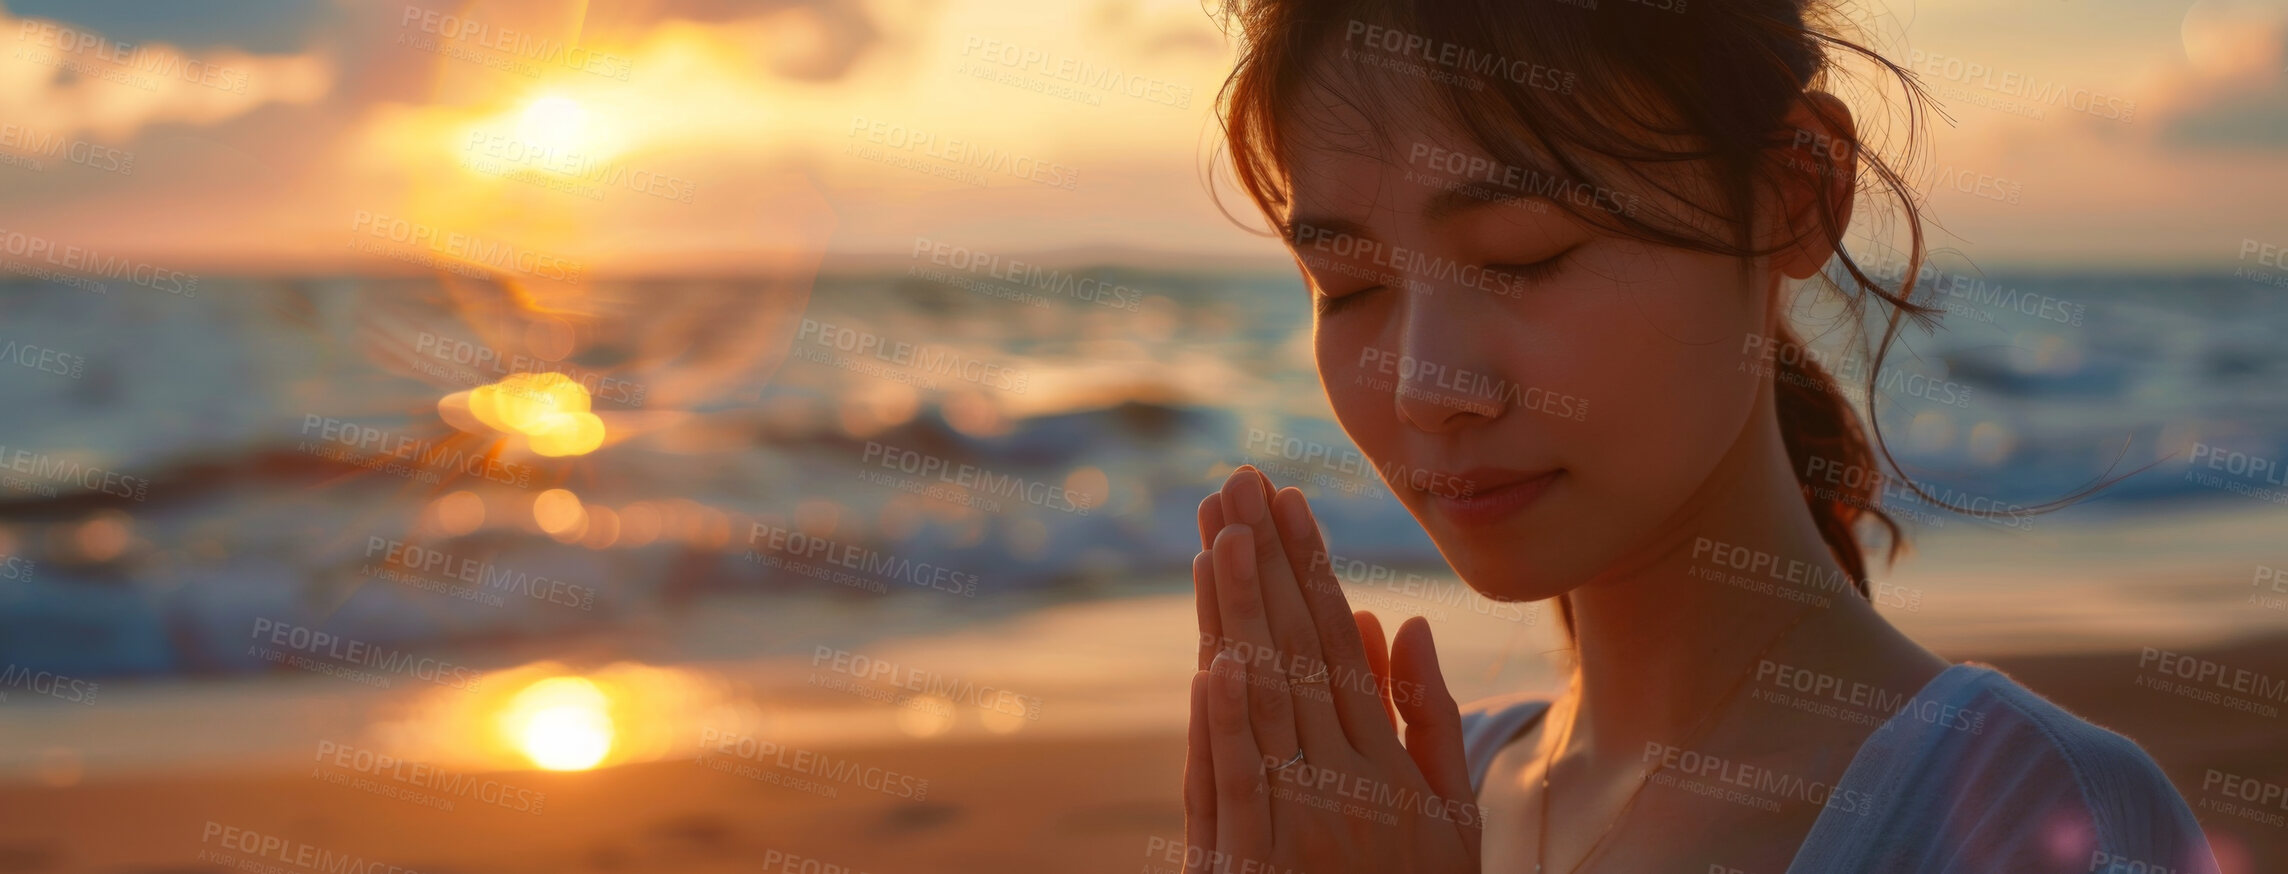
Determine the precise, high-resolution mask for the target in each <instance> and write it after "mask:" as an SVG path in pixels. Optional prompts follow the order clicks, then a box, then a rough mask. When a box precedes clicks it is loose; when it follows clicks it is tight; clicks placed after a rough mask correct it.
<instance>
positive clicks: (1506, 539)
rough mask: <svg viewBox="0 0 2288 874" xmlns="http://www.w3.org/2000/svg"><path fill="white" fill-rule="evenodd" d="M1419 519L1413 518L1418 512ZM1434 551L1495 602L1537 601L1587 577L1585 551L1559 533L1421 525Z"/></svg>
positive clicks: (1589, 571) (1589, 570)
mask: <svg viewBox="0 0 2288 874" xmlns="http://www.w3.org/2000/svg"><path fill="white" fill-rule="evenodd" d="M1418 518H1419V517H1418ZM1423 527H1424V529H1425V530H1427V531H1428V532H1429V533H1430V542H1431V543H1433V544H1435V545H1436V546H1437V547H1438V554H1439V555H1440V556H1443V557H1444V558H1445V559H1446V564H1448V565H1450V566H1452V567H1453V569H1454V573H1456V574H1457V575H1459V576H1460V577H1461V578H1462V582H1464V583H1467V584H1469V587H1470V588H1472V589H1475V590H1477V592H1478V594H1481V595H1484V596H1486V597H1488V598H1492V599H1494V600H1496V601H1540V600H1544V599H1547V598H1554V597H1557V596H1559V595H1563V594H1565V593H1566V592H1570V591H1572V590H1573V589H1575V588H1577V587H1579V586H1580V585H1582V584H1583V583H1585V582H1587V581H1588V580H1589V578H1590V577H1591V576H1593V570H1594V568H1592V567H1589V566H1588V565H1589V564H1590V562H1589V561H1588V559H1589V558H1590V556H1589V555H1588V554H1587V552H1586V551H1584V550H1582V549H1580V548H1579V546H1578V545H1577V543H1578V541H1570V543H1571V544H1573V545H1569V541H1568V539H1567V538H1566V537H1565V536H1564V535H1563V534H1561V533H1560V532H1556V531H1552V530H1551V529H1549V528H1547V527H1541V528H1539V529H1538V530H1532V531H1519V530H1511V529H1515V528H1517V527H1519V526H1514V525H1504V526H1500V527H1498V528H1494V529H1486V530H1479V531H1471V532H1467V533H1464V532H1459V531H1454V530H1451V529H1448V528H1446V527H1445V526H1442V525H1437V524H1425V525H1424V526H1423Z"/></svg>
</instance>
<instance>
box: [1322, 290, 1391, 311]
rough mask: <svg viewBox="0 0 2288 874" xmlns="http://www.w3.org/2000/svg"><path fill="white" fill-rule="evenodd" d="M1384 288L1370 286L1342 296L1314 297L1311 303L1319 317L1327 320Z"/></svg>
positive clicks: (1347, 292)
mask: <svg viewBox="0 0 2288 874" xmlns="http://www.w3.org/2000/svg"><path fill="white" fill-rule="evenodd" d="M1384 288H1385V286H1380V285H1369V286H1367V287H1365V288H1361V289H1359V290H1357V291H1346V292H1343V293H1342V294H1318V295H1313V296H1312V300H1311V303H1312V304H1313V308H1314V309H1316V310H1317V311H1318V313H1319V317H1320V318H1325V317H1327V316H1330V315H1334V314H1335V313H1338V312H1341V311H1342V310H1344V309H1346V308H1348V307H1350V306H1351V305H1352V304H1355V303H1358V302H1359V299H1361V298H1364V297H1366V296H1367V295H1369V294H1373V293H1374V292H1377V291H1382V290H1384Z"/></svg>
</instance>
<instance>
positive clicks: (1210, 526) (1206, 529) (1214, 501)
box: [1200, 491, 1223, 549]
mask: <svg viewBox="0 0 2288 874" xmlns="http://www.w3.org/2000/svg"><path fill="white" fill-rule="evenodd" d="M1222 530H1223V492H1221V491H1215V492H1210V493H1209V494H1208V496H1207V497H1205V498H1201V499H1200V548H1201V549H1206V548H1208V546H1209V545H1210V544H1213V543H1215V536H1216V532H1218V531H1222Z"/></svg>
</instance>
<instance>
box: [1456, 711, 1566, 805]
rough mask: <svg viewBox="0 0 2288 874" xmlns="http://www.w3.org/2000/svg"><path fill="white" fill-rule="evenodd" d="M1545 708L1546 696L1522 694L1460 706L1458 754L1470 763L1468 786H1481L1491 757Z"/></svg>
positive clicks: (1492, 759)
mask: <svg viewBox="0 0 2288 874" xmlns="http://www.w3.org/2000/svg"><path fill="white" fill-rule="evenodd" d="M1548 709H1549V701H1548V699H1545V698H1540V697H1537V696H1534V695H1531V694H1526V693H1519V694H1514V695H1500V696H1496V697H1493V698H1483V699H1479V700H1477V701H1472V702H1470V703H1468V704H1465V705H1462V708H1461V710H1462V754H1463V757H1464V759H1465V760H1466V761H1467V762H1468V763H1469V766H1470V785H1471V786H1473V787H1475V786H1482V785H1484V784H1485V779H1486V769H1487V768H1489V767H1492V765H1493V761H1494V756H1495V755H1497V754H1499V753H1500V752H1501V749H1502V747H1504V746H1507V745H1508V744H1509V742H1510V741H1511V740H1513V739H1515V738H1516V737H1517V735H1518V733H1519V732H1521V731H1523V730H1524V729H1525V728H1526V726H1529V725H1531V724H1533V721H1534V720H1536V719H1539V718H1540V717H1541V713H1542V711H1545V710H1548Z"/></svg>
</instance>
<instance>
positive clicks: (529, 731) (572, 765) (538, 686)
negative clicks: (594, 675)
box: [500, 677, 613, 771]
mask: <svg viewBox="0 0 2288 874" xmlns="http://www.w3.org/2000/svg"><path fill="white" fill-rule="evenodd" d="M500 729H501V732H502V733H503V734H505V735H507V736H508V738H509V740H510V742H511V743H512V744H513V745H514V746H515V747H516V748H517V749H518V750H521V751H522V752H523V753H524V756H525V758H528V759H531V760H532V763H533V764H535V765H539V766H540V767H543V768H546V769H548V770H551V771H585V770H587V769H589V768H593V767H595V766H596V764H597V763H598V762H602V761H603V760H604V756H605V754H607V753H609V752H611V750H612V737H613V729H612V716H611V699H610V698H608V697H606V696H605V695H604V690H602V689H599V688H596V684H594V683H591V682H589V681H587V680H585V679H582V678H579V677H551V678H549V679H546V680H542V681H540V682H537V683H534V684H532V685H530V686H526V687H525V688H524V690H523V691H521V692H518V693H516V697H514V698H511V699H509V702H508V706H507V708H506V709H504V710H503V711H502V712H501V716H500Z"/></svg>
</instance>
